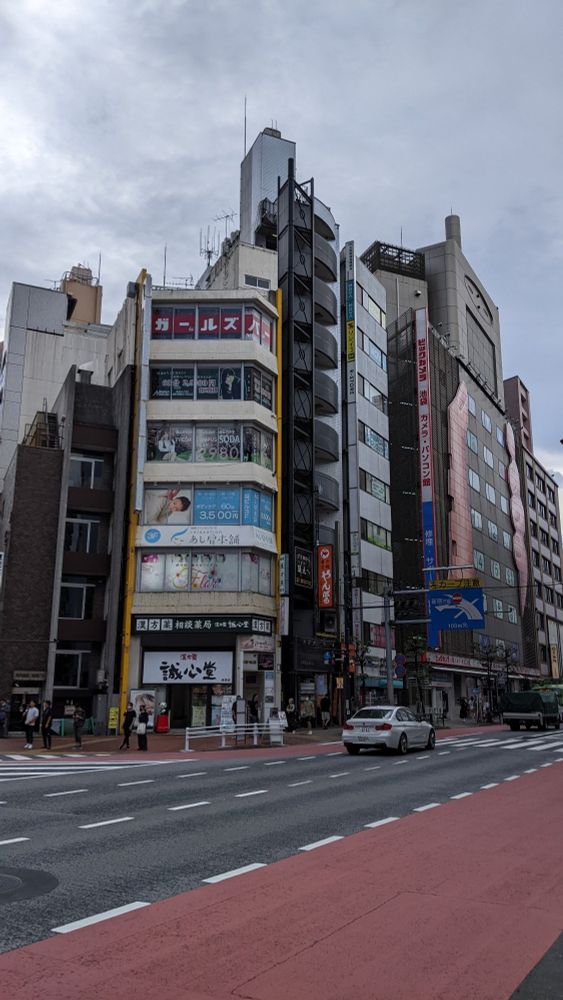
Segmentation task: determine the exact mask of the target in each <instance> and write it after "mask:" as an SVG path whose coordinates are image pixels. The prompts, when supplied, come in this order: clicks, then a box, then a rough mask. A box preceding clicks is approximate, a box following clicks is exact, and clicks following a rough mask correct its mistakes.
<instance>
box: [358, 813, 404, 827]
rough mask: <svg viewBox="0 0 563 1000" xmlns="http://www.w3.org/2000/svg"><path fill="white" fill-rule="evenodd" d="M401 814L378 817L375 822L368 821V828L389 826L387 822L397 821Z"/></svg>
mask: <svg viewBox="0 0 563 1000" xmlns="http://www.w3.org/2000/svg"><path fill="white" fill-rule="evenodd" d="M398 819H400V817H399V816H386V817H385V819H376V821H375V823H366V824H365V825H366V829H367V830H375V829H376V827H378V826H387V823H395V822H396V821H397V820H398Z"/></svg>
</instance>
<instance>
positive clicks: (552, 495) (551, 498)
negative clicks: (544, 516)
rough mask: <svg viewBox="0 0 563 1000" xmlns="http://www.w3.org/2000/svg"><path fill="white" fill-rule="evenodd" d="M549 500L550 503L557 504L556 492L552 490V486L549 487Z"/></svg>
mask: <svg viewBox="0 0 563 1000" xmlns="http://www.w3.org/2000/svg"><path fill="white" fill-rule="evenodd" d="M547 499H548V500H549V502H550V503H552V504H555V491H554V490H553V489H552V488H551V486H548V487H547Z"/></svg>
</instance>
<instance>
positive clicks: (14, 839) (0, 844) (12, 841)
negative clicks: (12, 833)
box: [0, 837, 29, 847]
mask: <svg viewBox="0 0 563 1000" xmlns="http://www.w3.org/2000/svg"><path fill="white" fill-rule="evenodd" d="M24 840H29V837H12V838H11V839H10V840H0V847H4V846H5V845H6V844H23V842H24Z"/></svg>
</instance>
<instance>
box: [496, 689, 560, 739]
mask: <svg viewBox="0 0 563 1000" xmlns="http://www.w3.org/2000/svg"><path fill="white" fill-rule="evenodd" d="M500 710H501V718H502V721H503V722H506V723H508V725H509V726H510V728H511V729H512V730H518V729H520V726H525V727H526V729H531V728H532V726H537V727H538V729H547V727H548V726H555V728H556V729H559V727H560V725H561V723H560V720H559V702H558V700H557V695H556V694H555V692H553V691H518V692H514V694H505V695H504V697H503V699H502V701H501V707H500Z"/></svg>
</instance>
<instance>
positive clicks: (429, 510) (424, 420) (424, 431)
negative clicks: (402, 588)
mask: <svg viewBox="0 0 563 1000" xmlns="http://www.w3.org/2000/svg"><path fill="white" fill-rule="evenodd" d="M415 347H416V398H417V408H418V456H419V467H420V496H421V500H422V510H421V514H422V563H423V566H424V568H425V569H432V568H433V567H434V566H435V565H436V527H435V518H434V469H433V464H432V412H431V407H430V368H429V345H428V318H427V314H426V309H417V310H416V313H415ZM431 578H432V573H431V572H430V573H428V574H426V581H428V580H430V579H431ZM436 628H437V626H436V625H435V623H434V620H433V619H432V617H431V621H430V623H429V625H428V645H429V646H432V647H433V646H437V645H438V639H439V636H438V632H437V631H436Z"/></svg>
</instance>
